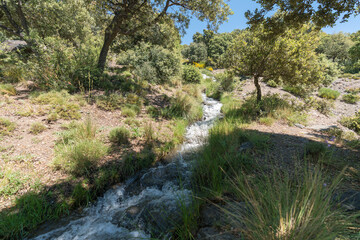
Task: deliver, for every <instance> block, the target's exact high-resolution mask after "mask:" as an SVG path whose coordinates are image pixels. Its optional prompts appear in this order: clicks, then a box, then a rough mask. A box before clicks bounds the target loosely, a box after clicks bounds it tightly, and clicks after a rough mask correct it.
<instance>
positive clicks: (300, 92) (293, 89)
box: [283, 86, 309, 98]
mask: <svg viewBox="0 0 360 240" xmlns="http://www.w3.org/2000/svg"><path fill="white" fill-rule="evenodd" d="M283 90H284V91H287V92H289V93H292V94H293V95H295V96H298V97H302V98H304V97H306V96H307V95H308V93H309V91H308V89H306V88H305V87H304V86H284V87H283Z"/></svg>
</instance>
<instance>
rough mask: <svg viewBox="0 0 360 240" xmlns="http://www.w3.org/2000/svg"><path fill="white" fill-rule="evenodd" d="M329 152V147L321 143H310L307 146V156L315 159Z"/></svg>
mask: <svg viewBox="0 0 360 240" xmlns="http://www.w3.org/2000/svg"><path fill="white" fill-rule="evenodd" d="M326 151H327V147H326V145H325V144H323V143H319V142H308V143H306V145H305V152H306V154H307V155H310V156H313V157H319V156H321V155H324V154H325V153H326Z"/></svg>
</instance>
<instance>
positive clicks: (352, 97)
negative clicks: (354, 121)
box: [342, 94, 360, 104]
mask: <svg viewBox="0 0 360 240" xmlns="http://www.w3.org/2000/svg"><path fill="white" fill-rule="evenodd" d="M342 99H343V101H344V102H346V103H349V104H356V103H357V102H358V101H359V99H360V97H359V96H357V95H354V94H346V95H344V96H343V97H342Z"/></svg>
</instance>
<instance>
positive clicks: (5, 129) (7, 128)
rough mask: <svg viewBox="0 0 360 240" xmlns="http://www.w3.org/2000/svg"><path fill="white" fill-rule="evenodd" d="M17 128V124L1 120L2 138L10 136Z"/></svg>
mask: <svg viewBox="0 0 360 240" xmlns="http://www.w3.org/2000/svg"><path fill="white" fill-rule="evenodd" d="M15 128H16V125H15V123H13V122H11V121H10V120H8V119H5V118H0V136H4V135H5V136H7V135H10V134H11V133H12V132H13V131H14V130H15Z"/></svg>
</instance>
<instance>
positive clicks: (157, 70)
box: [119, 43, 181, 83]
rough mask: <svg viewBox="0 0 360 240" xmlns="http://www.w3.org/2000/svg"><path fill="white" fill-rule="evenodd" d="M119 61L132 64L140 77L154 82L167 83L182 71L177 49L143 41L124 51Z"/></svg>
mask: <svg viewBox="0 0 360 240" xmlns="http://www.w3.org/2000/svg"><path fill="white" fill-rule="evenodd" d="M119 62H120V63H121V64H126V65H131V66H132V67H133V68H134V73H135V75H136V76H138V77H139V78H140V79H142V80H145V81H148V82H153V83H166V82H170V79H171V78H172V77H174V76H177V75H178V74H179V73H180V69H181V65H180V57H179V54H178V53H177V52H176V51H170V50H168V49H165V48H163V47H161V46H156V45H155V46H153V45H150V44H146V43H142V44H140V45H139V46H136V47H135V48H134V49H131V50H129V51H127V52H126V53H124V55H123V56H121V58H120V60H119Z"/></svg>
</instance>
